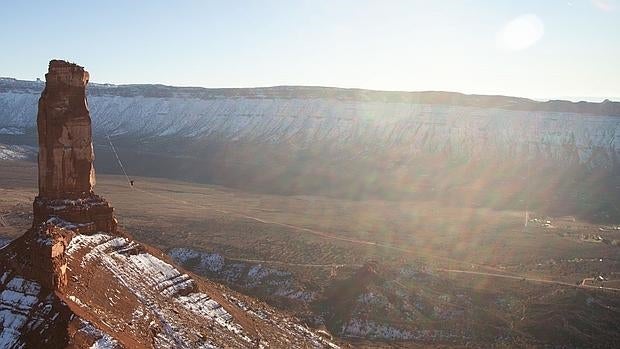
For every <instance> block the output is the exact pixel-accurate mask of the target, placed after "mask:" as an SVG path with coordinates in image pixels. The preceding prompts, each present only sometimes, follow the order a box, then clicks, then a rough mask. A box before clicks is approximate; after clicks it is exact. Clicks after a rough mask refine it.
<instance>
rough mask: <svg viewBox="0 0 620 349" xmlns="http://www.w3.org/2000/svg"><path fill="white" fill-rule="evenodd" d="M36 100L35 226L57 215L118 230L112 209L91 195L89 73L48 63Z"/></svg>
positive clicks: (96, 227)
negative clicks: (39, 96)
mask: <svg viewBox="0 0 620 349" xmlns="http://www.w3.org/2000/svg"><path fill="white" fill-rule="evenodd" d="M45 79H46V83H45V89H44V90H43V93H42V94H41V98H40V99H39V112H38V115H37V128H38V132H39V196H37V197H36V198H35V201H34V204H33V209H34V220H33V228H36V227H38V226H39V225H40V224H41V223H43V222H46V221H48V219H50V218H52V217H59V218H62V219H63V220H65V221H69V222H72V223H76V224H92V225H93V227H92V230H93V231H103V232H107V233H115V232H116V220H115V219H114V216H113V210H114V209H113V208H112V207H110V205H109V204H108V202H107V201H106V200H105V199H103V198H102V197H100V196H98V195H96V194H95V193H94V192H93V187H94V185H95V169H94V167H93V160H94V154H93V144H92V129H91V120H90V115H89V111H88V105H87V101H86V84H88V79H89V74H88V72H87V71H86V70H84V68H83V67H81V66H79V65H77V64H73V63H68V62H65V61H59V60H52V61H50V63H49V70H48V73H47V74H45Z"/></svg>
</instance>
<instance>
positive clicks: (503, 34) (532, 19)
mask: <svg viewBox="0 0 620 349" xmlns="http://www.w3.org/2000/svg"><path fill="white" fill-rule="evenodd" d="M544 33H545V26H544V24H543V22H542V21H541V20H540V18H539V17H538V16H537V15H534V14H527V15H521V16H519V17H517V18H515V19H513V20H511V21H510V22H508V23H507V24H506V25H505V26H504V27H503V28H502V30H501V31H500V32H499V33H498V34H497V46H498V47H499V48H502V49H505V50H510V51H518V50H523V49H526V48H528V47H530V46H532V45H534V44H535V43H536V42H538V41H539V40H540V39H541V38H542V37H543V35H544Z"/></svg>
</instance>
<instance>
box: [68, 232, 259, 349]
mask: <svg viewBox="0 0 620 349" xmlns="http://www.w3.org/2000/svg"><path fill="white" fill-rule="evenodd" d="M84 248H87V249H88V252H87V253H86V254H85V255H84V256H83V257H82V259H81V261H80V264H81V266H82V267H86V266H88V265H89V264H91V263H98V264H101V265H103V266H104V267H105V268H106V269H107V270H108V271H110V272H112V274H113V275H114V276H115V277H116V278H117V279H118V280H119V282H121V284H123V285H124V286H125V287H126V288H127V289H129V290H130V291H131V292H132V293H133V294H135V295H136V297H137V298H138V299H139V300H140V301H141V303H142V304H144V305H146V308H145V309H144V311H146V312H150V313H151V315H152V316H153V317H154V318H158V319H159V320H160V321H161V322H162V323H163V324H164V326H163V329H164V332H163V333H161V334H160V335H161V336H160V337H161V338H159V340H160V341H162V343H163V342H166V341H168V342H173V343H175V345H177V346H180V347H183V345H182V343H187V342H188V341H187V338H186V337H187V333H184V331H185V329H183V326H181V325H179V324H178V317H177V316H176V314H175V312H170V311H167V309H162V308H161V307H160V306H159V305H158V303H159V302H161V297H162V296H163V297H165V299H167V300H168V303H169V302H170V300H172V301H173V302H174V303H175V304H176V305H178V306H180V307H182V308H184V309H186V310H188V311H190V312H192V313H193V314H195V315H197V316H199V317H200V318H202V319H207V320H212V321H214V322H215V323H216V324H218V325H220V326H221V327H222V328H224V329H226V330H227V331H230V332H231V334H233V335H234V336H236V337H237V338H239V339H242V340H243V341H245V342H247V343H250V342H251V339H250V338H249V337H248V336H247V335H245V334H244V333H243V329H242V327H241V326H240V325H239V324H237V323H235V321H234V318H233V317H232V315H230V314H229V313H228V312H227V311H226V310H225V309H224V308H223V307H222V306H221V305H220V304H219V303H218V302H216V301H215V300H213V299H211V297H209V295H207V294H205V293H202V292H196V289H197V287H196V283H195V281H194V280H193V279H191V278H190V277H189V275H187V274H183V273H181V272H179V270H177V269H176V268H175V267H173V266H172V265H170V264H168V263H166V262H164V261H162V260H161V259H159V258H157V257H155V256H153V255H151V254H149V253H143V252H141V251H140V248H139V245H138V244H137V243H135V242H133V241H130V240H129V239H127V238H124V237H113V236H109V235H105V234H95V235H78V236H76V237H75V238H74V239H73V240H72V241H71V242H70V243H69V246H68V248H67V256H68V257H69V258H73V257H74V256H75V255H76V253H77V252H78V251H80V250H82V249H84Z"/></svg>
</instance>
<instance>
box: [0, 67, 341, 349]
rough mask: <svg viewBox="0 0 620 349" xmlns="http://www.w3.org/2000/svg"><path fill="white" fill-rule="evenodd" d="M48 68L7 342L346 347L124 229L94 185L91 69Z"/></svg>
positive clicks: (0, 283)
mask: <svg viewBox="0 0 620 349" xmlns="http://www.w3.org/2000/svg"><path fill="white" fill-rule="evenodd" d="M46 78H47V85H46V88H45V90H44V92H43V94H42V96H41V100H40V103H39V107H40V109H39V117H38V129H39V142H40V143H39V149H40V153H39V196H37V197H36V198H35V200H34V204H33V206H34V219H33V224H32V228H31V229H29V230H28V231H27V232H26V233H25V234H24V235H22V236H21V237H19V238H17V239H16V240H14V241H12V242H11V243H10V244H9V245H8V246H6V247H3V248H2V249H0V348H63V347H66V348H153V347H154V348H215V347H222V348H223V347H226V348H249V347H273V348H285V347H286V348H289V347H296V348H309V347H312V348H323V347H325V348H328V347H331V348H336V346H335V345H334V344H333V343H331V342H329V341H326V340H324V339H323V338H321V337H320V336H318V335H317V334H315V333H313V332H312V331H310V330H308V329H307V328H305V327H304V326H302V325H301V324H300V323H299V322H297V321H295V319H293V318H290V317H288V316H286V315H280V314H277V313H276V312H275V311H274V310H272V309H269V308H267V307H265V306H263V305H260V304H254V302H253V301H252V300H251V299H247V298H244V297H243V296H241V295H239V294H235V293H234V292H232V291H230V290H225V289H223V288H222V287H221V286H219V285H214V284H211V283H208V282H206V281H202V280H197V279H194V278H192V277H191V276H190V275H188V274H186V273H184V272H183V271H182V270H179V269H178V268H176V267H175V266H174V265H172V264H170V263H168V262H167V261H166V258H165V256H164V254H163V253H162V252H161V251H158V250H156V249H154V248H151V247H148V246H143V245H140V244H138V243H136V242H135V241H133V240H132V239H131V238H129V237H126V236H124V235H125V234H122V233H120V232H117V228H116V224H117V223H116V219H114V216H113V209H112V207H110V205H109V204H108V202H107V201H106V200H105V199H103V198H102V197H100V196H98V195H96V194H95V193H94V192H93V186H94V184H95V172H94V169H93V147H92V140H91V128H90V117H89V115H88V108H87V107H86V101H85V90H84V89H85V86H86V83H87V82H88V73H87V72H86V71H84V69H83V68H82V67H80V66H77V65H75V64H70V63H67V62H62V61H52V62H50V71H49V73H48V74H47V75H46ZM291 343H294V344H293V345H291Z"/></svg>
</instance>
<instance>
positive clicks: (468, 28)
mask: <svg viewBox="0 0 620 349" xmlns="http://www.w3.org/2000/svg"><path fill="white" fill-rule="evenodd" d="M0 2H1V4H0V5H1V7H0V8H2V9H3V11H2V12H3V15H2V20H0V76H7V77H14V78H18V79H26V80H34V79H35V78H37V77H38V78H43V77H44V74H45V72H46V69H47V62H48V61H49V60H50V59H53V58H59V59H66V60H70V61H73V62H76V63H78V64H80V65H83V66H85V67H86V69H87V70H88V71H89V72H90V75H91V81H93V82H99V83H115V84H120V83H161V84H166V85H175V86H202V87H256V86H277V85H312V86H336V87H353V88H367V89H377V90H399V91H420V90H440V91H457V92H463V93H478V94H501V95H510V96H522V97H530V98H538V99H547V98H565V99H572V100H580V99H586V100H594V101H598V100H602V99H604V98H610V99H614V100H620V0H571V1H560V0H557V1H556V0H520V1H508V0H487V1H483V0H426V1H424V0H245V1H241V0H221V1H209V0H202V1H199V0H195V1H190V0H175V1H172V0H168V1H163V0H148V1H147V0H131V1H127V0H119V1H117V0H106V1H62V0H58V1H28V0H23V1H9V0H0Z"/></svg>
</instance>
